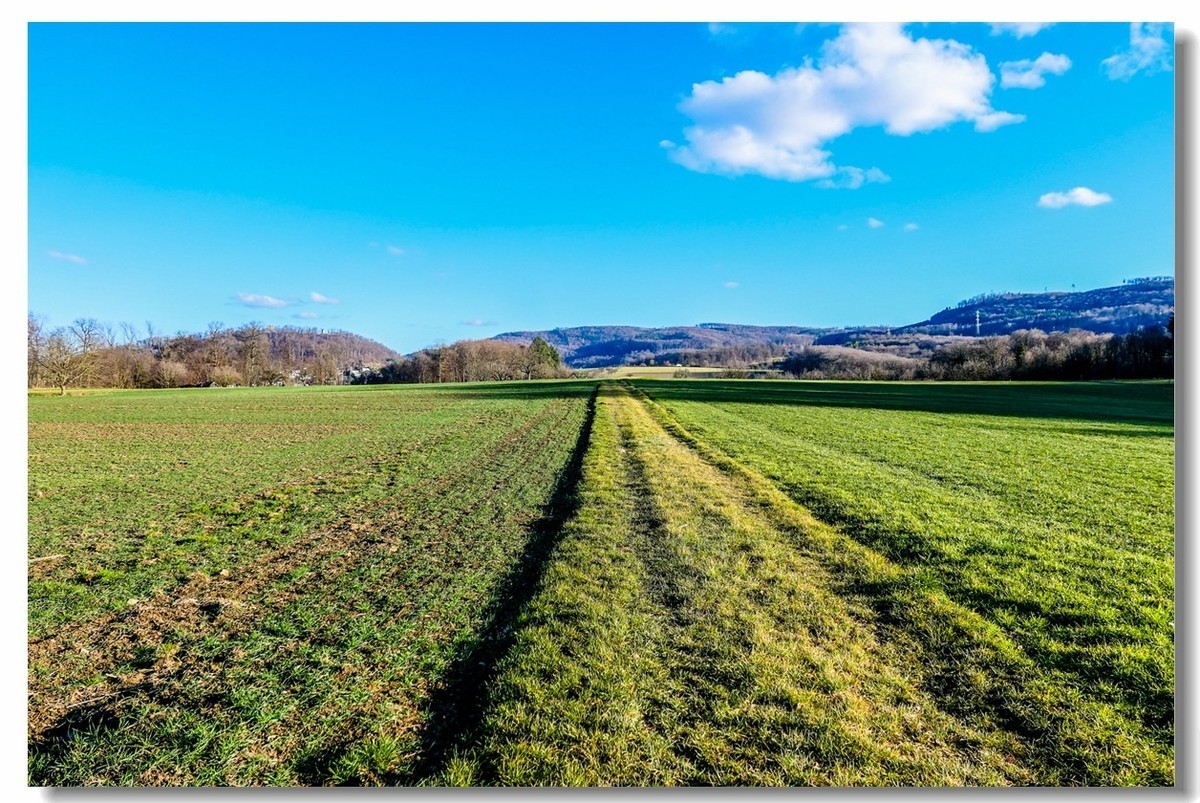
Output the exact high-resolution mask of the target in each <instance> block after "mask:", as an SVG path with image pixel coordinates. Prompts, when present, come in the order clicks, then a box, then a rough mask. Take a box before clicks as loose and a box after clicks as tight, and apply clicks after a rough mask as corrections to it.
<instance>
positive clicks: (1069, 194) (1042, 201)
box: [1038, 187, 1112, 209]
mask: <svg viewBox="0 0 1200 803" xmlns="http://www.w3.org/2000/svg"><path fill="white" fill-rule="evenodd" d="M1111 201H1112V196H1111V195H1109V194H1108V193H1107V192H1096V191H1095V190H1090V189H1088V188H1087V187H1075V188H1074V189H1071V190H1067V191H1066V192H1048V193H1046V194H1045V195H1043V196H1042V197H1041V198H1038V206H1042V207H1045V208H1047V209H1062V208H1063V207H1064V206H1099V205H1100V204H1106V203H1109V202H1111Z"/></svg>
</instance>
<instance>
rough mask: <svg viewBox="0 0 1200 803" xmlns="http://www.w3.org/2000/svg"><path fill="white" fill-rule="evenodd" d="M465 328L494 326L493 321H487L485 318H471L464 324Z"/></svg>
mask: <svg viewBox="0 0 1200 803" xmlns="http://www.w3.org/2000/svg"><path fill="white" fill-rule="evenodd" d="M462 325H463V326H494V325H495V323H494V322H493V321H485V320H484V319H483V318H469V319H467V320H465V321H463V322H462Z"/></svg>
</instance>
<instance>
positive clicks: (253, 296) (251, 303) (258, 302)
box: [237, 293, 288, 309]
mask: <svg viewBox="0 0 1200 803" xmlns="http://www.w3.org/2000/svg"><path fill="white" fill-rule="evenodd" d="M237 297H238V300H239V301H241V302H242V303H243V304H245V305H246V306H247V307H269V308H271V309H279V308H280V307H286V306H287V305H288V303H287V302H286V301H283V300H281V299H278V298H275V297H274V296H261V295H258V294H257V293H238V294H237Z"/></svg>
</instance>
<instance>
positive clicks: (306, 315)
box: [295, 310, 321, 321]
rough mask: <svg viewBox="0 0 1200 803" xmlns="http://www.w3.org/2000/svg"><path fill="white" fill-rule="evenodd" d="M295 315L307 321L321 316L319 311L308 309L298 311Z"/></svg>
mask: <svg viewBox="0 0 1200 803" xmlns="http://www.w3.org/2000/svg"><path fill="white" fill-rule="evenodd" d="M295 317H297V318H303V319H304V320H306V321H311V320H312V319H313V318H320V317H321V316H320V315H319V314H318V313H315V312H312V311H311V310H308V311H305V312H297V313H296V316H295Z"/></svg>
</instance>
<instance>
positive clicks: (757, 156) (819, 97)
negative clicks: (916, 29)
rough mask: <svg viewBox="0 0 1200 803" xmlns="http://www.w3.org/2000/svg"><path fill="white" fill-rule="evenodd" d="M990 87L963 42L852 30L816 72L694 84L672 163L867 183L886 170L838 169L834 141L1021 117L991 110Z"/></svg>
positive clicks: (683, 107) (808, 65)
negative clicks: (873, 131) (863, 131)
mask: <svg viewBox="0 0 1200 803" xmlns="http://www.w3.org/2000/svg"><path fill="white" fill-rule="evenodd" d="M994 83H995V77H994V76H993V75H992V73H991V71H990V70H989V69H988V66H987V61H986V60H985V59H984V57H983V56H982V55H981V54H979V53H977V52H975V51H973V50H972V49H971V48H970V47H969V46H967V45H964V44H961V43H959V42H956V41H953V40H946V39H923V38H922V39H912V38H911V37H909V35H908V34H907V33H906V32H905V31H904V29H903V27H902V26H900V25H898V24H895V23H882V24H878V23H872V24H865V23H855V24H850V25H846V26H844V27H843V28H842V30H841V32H840V33H839V35H838V36H837V37H836V38H835V39H832V40H830V41H828V42H826V43H825V44H824V46H823V47H822V50H821V56H820V60H819V62H818V63H817V64H815V65H814V64H813V63H812V62H811V61H806V62H805V63H804V64H803V65H802V66H799V67H794V68H789V69H786V70H783V71H781V72H779V73H776V74H775V75H767V74H765V73H762V72H758V71H755V70H746V71H743V72H740V73H738V74H736V75H734V76H732V77H728V78H725V79H723V80H721V81H720V82H717V81H705V82H703V83H699V84H693V85H692V92H691V95H689V96H688V97H687V98H685V99H684V100H683V102H682V103H681V104H680V105H679V109H680V111H682V112H683V113H684V114H686V115H687V116H688V117H690V118H691V119H692V121H693V124H692V125H691V126H689V127H688V128H686V129H685V130H684V135H685V137H686V138H687V143H686V144H684V145H680V146H678V147H676V148H674V149H672V150H671V151H670V156H671V158H672V159H673V160H674V161H676V162H678V163H679V164H681V165H683V166H684V167H686V168H688V169H689V170H695V171H697V172H701V173H707V172H713V173H722V174H726V175H741V174H744V173H758V174H760V175H763V176H766V177H768V178H777V179H785V180H787V181H813V180H815V181H822V182H827V183H826V184H825V186H846V187H850V186H861V184H862V183H866V182H867V181H869V180H871V179H870V178H869V177H870V176H883V175H884V174H883V172H882V171H880V170H878V168H870V169H864V168H861V167H853V168H852V167H849V166H839V165H836V164H834V163H833V162H832V161H831V159H830V157H831V155H832V154H830V152H829V151H828V150H826V149H825V148H826V145H827V144H828V143H829V142H830V141H831V140H834V139H836V138H837V137H840V136H842V135H844V134H847V133H849V132H850V131H853V130H854V129H855V128H859V127H872V126H881V127H882V128H883V129H884V131H886V132H887V133H888V134H892V135H896V136H908V135H910V134H916V133H923V132H928V131H934V130H936V129H939V128H945V127H946V126H949V125H952V124H953V123H957V122H972V123H974V124H975V129H976V130H977V131H992V130H994V129H996V128H998V127H999V126H1001V125H1006V124H1009V123H1016V122H1020V121H1021V120H1023V119H1024V117H1023V116H1022V115H1017V114H1010V113H1008V112H1002V111H997V110H995V109H993V108H992V107H991V102H990V100H989V95H990V94H991V91H992V87H993V84H994ZM854 171H859V172H854ZM872 171H876V172H872ZM860 178H861V183H857V184H856V182H858V181H859V179H860Z"/></svg>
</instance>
